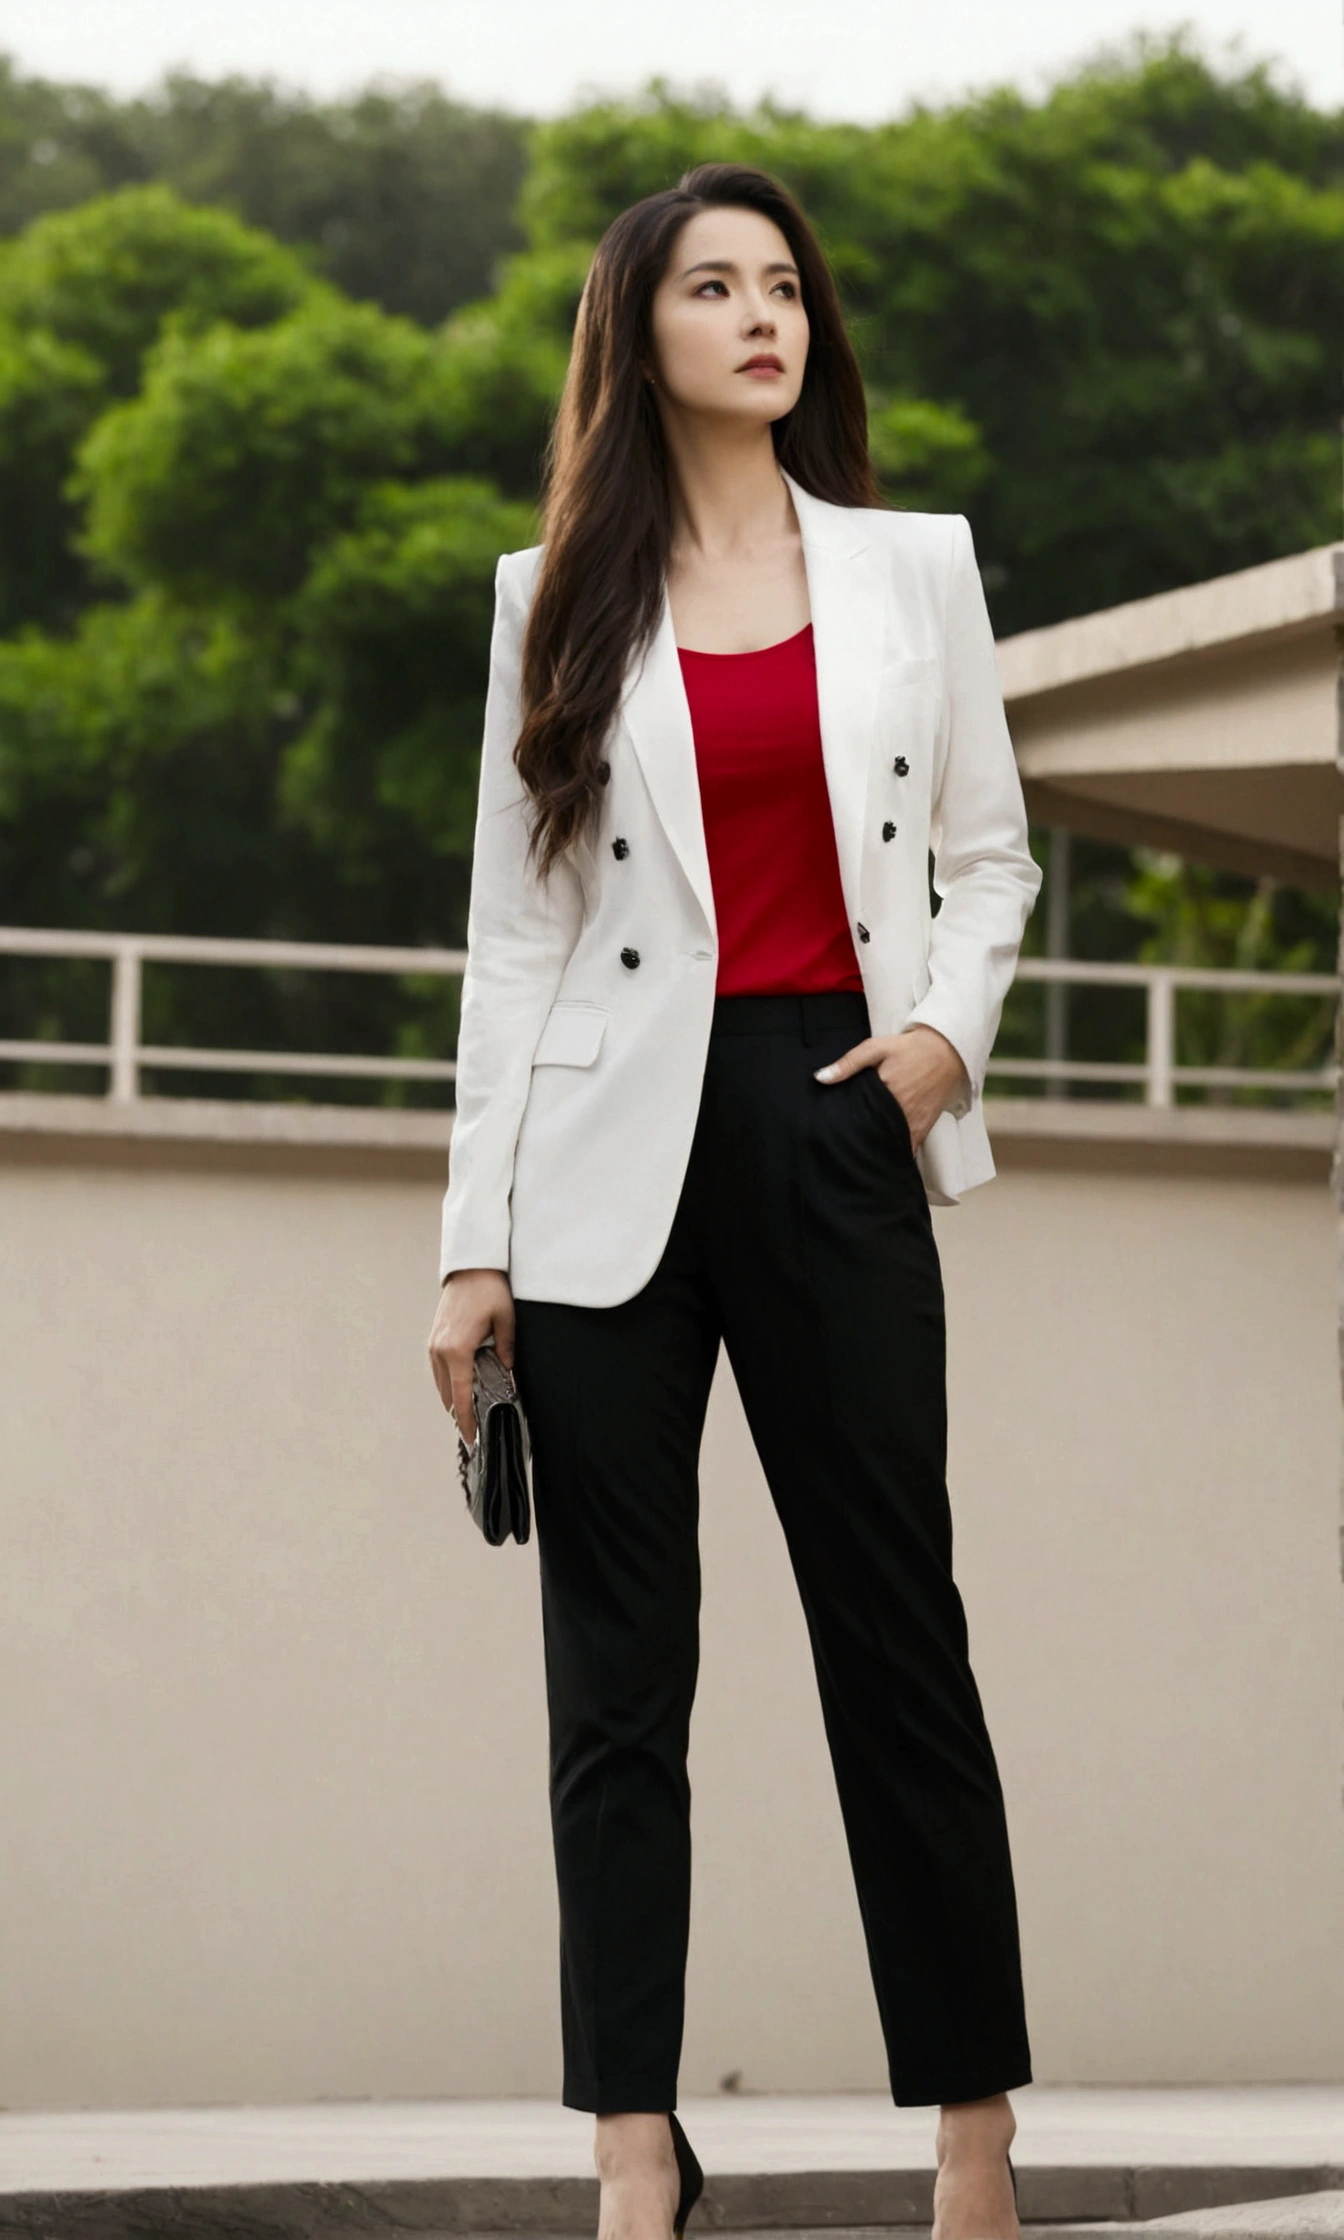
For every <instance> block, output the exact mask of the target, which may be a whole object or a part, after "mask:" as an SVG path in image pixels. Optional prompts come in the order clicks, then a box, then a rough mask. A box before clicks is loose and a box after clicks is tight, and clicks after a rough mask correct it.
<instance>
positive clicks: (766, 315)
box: [651, 210, 808, 423]
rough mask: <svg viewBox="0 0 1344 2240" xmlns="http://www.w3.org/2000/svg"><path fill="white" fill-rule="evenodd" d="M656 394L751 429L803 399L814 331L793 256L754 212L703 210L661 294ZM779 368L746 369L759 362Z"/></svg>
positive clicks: (655, 320) (685, 232) (656, 309)
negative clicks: (810, 334)
mask: <svg viewBox="0 0 1344 2240" xmlns="http://www.w3.org/2000/svg"><path fill="white" fill-rule="evenodd" d="M652 338H653V363H652V367H651V370H652V372H653V373H654V374H655V376H656V377H657V383H658V386H657V389H656V390H655V391H654V394H655V396H657V397H658V398H659V399H660V401H661V402H662V404H663V405H664V406H665V407H666V406H668V405H671V406H674V407H680V408H681V410H683V411H685V412H690V413H705V414H709V415H712V416H713V417H715V418H720V419H723V418H727V419H735V420H739V421H742V422H745V423H752V422H767V421H771V420H778V419H780V418H781V417H782V415H783V414H784V413H786V412H789V411H791V410H792V408H793V406H794V405H795V404H796V403H797V402H798V395H799V391H800V390H801V388H802V386H803V368H804V366H805V365H806V363H807V343H808V324H807V313H806V311H805V310H804V309H803V298H802V287H801V283H800V281H799V277H798V268H797V266H796V265H795V264H794V261H793V252H792V250H791V249H790V247H789V244H788V241H787V240H786V239H785V236H784V235H783V234H782V233H781V232H780V230H779V227H778V226H777V225H776V224H775V222H774V220H773V218H766V217H762V215H761V214H760V212H759V211H757V210H697V211H696V213H695V215H694V217H692V218H688V219H687V221H686V223H685V225H684V226H683V227H682V229H681V232H680V233H679V234H678V236H677V238H676V240H675V242H674V243H673V245H672V253H671V256H670V257H669V258H668V263H667V270H666V272H665V273H664V274H663V277H662V279H661V280H660V281H659V283H658V286H657V288H656V289H655V291H654V298H653V311H652ZM762 357H764V358H773V359H774V360H776V361H777V366H776V369H775V370H770V369H767V368H761V369H758V370H755V371H752V370H749V369H750V366H751V361H752V359H754V358H762Z"/></svg>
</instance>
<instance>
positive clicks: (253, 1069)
mask: <svg viewBox="0 0 1344 2240" xmlns="http://www.w3.org/2000/svg"><path fill="white" fill-rule="evenodd" d="M5 954H8V955H10V956H37V957H56V958H66V959H71V960H73V959H76V958H86V957H99V958H104V959H106V960H107V962H108V963H109V964H110V965H111V1001H110V1008H109V1020H108V1037H107V1040H106V1042H54V1041H44V1040H41V1039H38V1040H31V1041H17V1040H2V1039H0V1061H4V1060H8V1061H17V1062H20V1063H23V1062H33V1061H37V1062H45V1063H46V1064H49V1065H50V1064H57V1065H71V1066H85V1065H89V1066H105V1067H106V1068H107V1069H108V1092H107V1093H108V1095H109V1097H111V1098H112V1099H113V1100H115V1101H116V1102H118V1103H123V1104H125V1103H133V1102H135V1100H136V1099H137V1098H139V1097H140V1095H141V1093H142V1092H141V1088H140V1075H141V1071H142V1069H143V1068H145V1067H168V1068H173V1069H177V1070H179V1071H183V1072H186V1071H192V1072H229V1073H271V1074H276V1073H278V1074H293V1075H296V1076H298V1075H316V1076H319V1077H320V1076H323V1075H325V1076H327V1077H329V1078H332V1079H335V1078H337V1077H345V1078H350V1077H358V1076H362V1077H364V1078H366V1079H371V1080H379V1081H451V1080H452V1079H453V1077H454V1075H455V1074H456V1071H457V1067H456V1064H455V1063H454V1061H453V1060H452V1059H451V1058H391V1057H383V1058H380V1057H342V1056H338V1055H335V1054H330V1055H327V1054H317V1053H308V1052H300V1051H278V1050H221V1049H202V1048H196V1047H190V1046H187V1045H182V1044H176V1043H175V1044H169V1045H165V1044H161V1043H146V1042H142V1040H141V1038H140V1026H141V1016H142V996H143V979H144V968H145V966H146V965H148V964H191V965H251V966H256V967H265V966H289V967H290V968H298V969H301V970H303V971H305V972H314V971H315V972H374V973H382V974H385V975H389V976H391V975H400V974H406V973H416V974H427V975H430V976H434V977H439V978H443V979H451V978H453V977H456V976H458V975H460V974H461V972H462V970H463V968H464V966H465V964H466V961H467V960H466V951H465V950H462V949H393V948H361V947H358V946H353V945H348V944H344V943H340V942H315V941H230V940H211V939H207V938H203V937H200V936H194V935H186V934H181V935H179V934H157V933H79V932H58V931H50V932H49V931H47V930H45V929H40V928H31V927H27V926H0V955H5ZM1017 978H1018V979H1019V980H1020V981H1033V980H1043V981H1059V982H1063V983H1065V984H1066V985H1068V986H1070V987H1074V986H1082V987H1088V986H1105V987H1111V988H1142V989H1145V990H1146V991H1147V1029H1148V1032H1147V1054H1146V1056H1145V1057H1144V1059H1143V1060H1142V1061H1141V1062H1138V1063H1128V1064H1127V1063H1120V1062H1116V1063H1114V1064H1112V1063H1108V1062H1104V1061H1100V1060H1094V1059H1083V1058H1062V1057H1061V1058H1007V1057H1004V1058H991V1060H990V1062H989V1069H988V1070H989V1072H990V1073H991V1074H993V1075H996V1076H998V1077H1000V1078H1006V1077H1009V1076H1012V1077H1014V1078H1018V1079H1024V1080H1042V1079H1044V1080H1047V1081H1068V1080H1074V1081H1098V1082H1101V1081H1109V1082H1115V1083H1125V1082H1141V1083H1142V1084H1143V1087H1144V1101H1145V1102H1146V1103H1148V1104H1150V1105H1170V1104H1174V1103H1175V1101H1176V1099H1175V1092H1176V1090H1177V1088H1178V1087H1180V1086H1185V1085H1189V1086H1190V1087H1203V1088H1240V1089H1253V1088H1264V1089H1290V1090H1333V1089H1334V1086H1335V1079H1336V1074H1337V1071H1338V1068H1337V1066H1336V1064H1335V1062H1334V1060H1333V1058H1331V1059H1329V1060H1327V1061H1323V1062H1322V1064H1321V1065H1319V1066H1316V1067H1310V1068H1288V1067H1282V1066H1274V1067H1264V1066H1261V1067H1244V1066H1192V1065H1178V1064H1177V1062H1176V999H1177V996H1178V995H1179V994H1180V992H1181V991H1182V990H1183V989H1197V988H1198V989H1206V990H1212V991H1216V992H1218V993H1220V994H1224V995H1236V994H1255V995H1258V996H1262V997H1266V996H1268V997H1278V996H1317V997H1322V998H1324V997H1331V998H1337V996H1338V992H1339V981H1338V979H1337V977H1336V976H1335V975H1334V974H1333V973H1326V972H1253V971H1251V972H1247V971H1233V970H1226V971H1225V970H1221V969H1217V968H1212V967H1198V966H1187V965H1165V964H1142V965H1139V964H1086V963H1081V962H1079V961H1078V960H1076V959H1073V958H1067V957H1065V958H1046V957H1022V958H1019V960H1018V966H1017Z"/></svg>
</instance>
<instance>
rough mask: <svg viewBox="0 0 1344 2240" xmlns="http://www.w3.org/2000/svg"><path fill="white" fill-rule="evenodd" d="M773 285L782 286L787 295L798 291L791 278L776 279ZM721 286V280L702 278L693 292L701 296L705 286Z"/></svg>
mask: <svg viewBox="0 0 1344 2240" xmlns="http://www.w3.org/2000/svg"><path fill="white" fill-rule="evenodd" d="M775 286H776V287H777V288H783V289H784V291H785V293H786V294H787V295H789V296H796V295H797V293H798V289H797V286H796V284H795V283H794V282H793V281H792V280H776V282H775ZM723 287H724V283H723V281H722V280H702V281H701V283H700V285H699V287H698V288H697V289H696V291H695V292H696V294H697V295H698V296H702V295H703V294H704V292H705V290H706V288H723ZM724 292H725V293H726V292H727V291H726V289H725V291H724Z"/></svg>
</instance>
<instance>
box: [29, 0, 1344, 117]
mask: <svg viewBox="0 0 1344 2240" xmlns="http://www.w3.org/2000/svg"><path fill="white" fill-rule="evenodd" d="M1181 22H1185V23H1188V24H1189V25H1190V26H1191V28H1192V30H1193V31H1194V33H1195V35H1196V37H1197V38H1198V39H1199V41H1200V42H1201V44H1202V45H1203V47H1204V49H1205V51H1206V52H1207V53H1208V54H1209V55H1210V57H1211V59H1213V60H1214V61H1215V63H1217V64H1219V65H1220V66H1226V65H1227V64H1229V63H1230V62H1232V61H1235V59H1236V58H1237V57H1238V56H1240V58H1241V59H1242V60H1243V61H1244V62H1252V61H1261V60H1264V61H1267V62H1271V63H1272V64H1274V65H1275V72H1276V76H1278V77H1279V78H1280V79H1281V80H1282V81H1283V82H1284V83H1290V84H1295V85H1296V86H1297V87H1298V88H1300V90H1301V91H1302V92H1304V93H1305V94H1306V96H1307V98H1308V99H1309V100H1311V101H1313V102H1315V103H1316V104H1317V105H1318V106H1320V107H1328V108H1335V107H1339V106H1341V105H1344V31H1342V30H1341V0H1190V4H1189V5H1188V6H1183V5H1180V4H1179V0H1178V4H1177V5H1174V6H1172V7H1170V8H1168V7H1167V6H1165V5H1164V4H1163V0H918V4H916V0H670V4H668V0H663V4H659V0H652V4H650V0H471V4H464V0H0V53H8V54H9V55H11V56H12V57H13V58H14V60H15V61H16V62H17V63H18V64H19V66H20V67H21V68H22V69H25V70H28V71H31V72H34V73H37V74H39V75H42V76H47V77H56V78H78V79H82V80H84V81H86V82H92V83H94V84H99V85H104V86H108V87H111V88H114V89H115V90H117V91H119V92H131V91H136V90H139V89H140V88H143V87H145V86H147V85H149V84H151V83H152V82H153V81H154V79H155V78H157V77H158V76H159V74H160V72H161V71H163V70H164V69H166V68H169V67H172V66H174V65H179V64H180V65H183V66H185V67H186V68H188V69H190V70H194V71H196V72H198V73H200V74H201V75H202V76H207V77H213V76H218V75H222V74H223V73H225V72H227V71H241V72H245V73H247V74H248V75H252V76H259V75H266V74H269V75H272V76H275V77H277V78H279V79H281V80H282V81H283V82H285V83H286V84H288V85H291V86H304V87H307V88H309V89H311V90H312V91H313V92H316V93H326V94H331V93H343V92H347V91H348V90H349V89H351V88H352V87H354V86H356V85H359V84H362V83H365V82H366V81H367V80H368V79H369V78H371V77H374V76H379V75H382V76H390V77H396V78H406V77H431V78H435V79H437V80H439V81H440V82H441V83H442V84H443V85H445V86H446V87H448V88H449V90H450V91H453V92H456V93H458V94H460V95H462V96H463V97H465V98H467V99H469V100H473V101H482V102H497V103H499V104H501V105H502V106H504V107H506V108H510V109H516V110H521V111H524V112H526V113H528V114H530V115H533V116H542V115H552V114H554V113H555V112H556V111H557V110H561V109H564V108H567V107H568V106H569V105H570V104H571V103H572V102H573V101H574V99H575V98H576V96H578V95H580V94H581V93H584V92H591V91H593V90H594V89H601V90H603V91H615V92H620V91H628V90H630V89H632V88H634V87H636V86H638V85H640V84H642V83H643V82H644V81H645V80H646V79H647V78H649V77H650V76H652V75H653V74H654V73H655V72H658V73H661V74H662V75H664V76H666V77H667V78H669V79H671V80H672V81H673V83H674V84H676V85H679V86H689V85H693V84H695V83H696V82H698V81H704V80H712V81H717V82H718V83H720V84H721V85H723V86H724V87H725V88H726V89H727V91H728V92H729V93H730V94H731V95H732V96H733V97H734V99H736V100H737V101H739V102H751V101H754V100H755V99H757V98H758V97H759V96H760V95H762V94H765V93H772V94H773V95H774V96H775V97H776V98H777V99H779V100H781V101H783V102H785V103H787V104H789V105H791V106H797V107H802V108H807V109H809V110H811V111H812V113H813V114H814V115H816V116H819V117H852V118H855V119H862V120H872V119H874V118H878V117H883V116H893V115H899V113H900V112H901V111H902V109H904V108H905V106H906V104H907V103H908V102H909V101H910V100H911V99H913V98H915V97H916V96H919V97H922V98H923V99H925V100H928V101H932V102H934V103H939V102H942V101H945V100H950V99H953V98H955V97H956V96H957V95H958V94H960V93H962V92H964V91H966V90H969V89H975V88H979V87H983V86H986V85H990V84H1001V83H1003V82H1005V81H1008V80H1011V81H1012V82H1014V83H1015V84H1017V85H1019V86H1021V87H1022V88H1023V89H1024V90H1025V91H1026V92H1028V93H1036V92H1039V91H1041V90H1042V89H1043V88H1044V87H1045V86H1046V85H1047V84H1049V83H1050V82H1051V81H1052V80H1053V79H1055V78H1057V77H1059V76H1061V75H1063V74H1064V73H1066V72H1067V71H1068V70H1069V69H1070V68H1071V67H1072V66H1074V65H1076V63H1077V62H1078V61H1079V60H1080V59H1081V58H1082V57H1083V56H1084V55H1085V54H1088V53H1091V52H1093V51H1094V50H1095V49H1096V48H1097V47H1098V46H1100V45H1102V44H1105V43H1109V42H1113V41H1116V40H1118V39H1123V38H1125V37H1126V36H1127V35H1128V34H1129V33H1131V32H1133V31H1135V30H1137V29H1144V30H1148V31H1153V32H1157V33H1161V32H1164V31H1167V30H1170V29H1173V28H1175V26H1176V25H1177V24H1178V23H1181ZM1236 40H1239V41H1240V45H1239V46H1230V45H1229V42H1230V41H1236Z"/></svg>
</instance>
